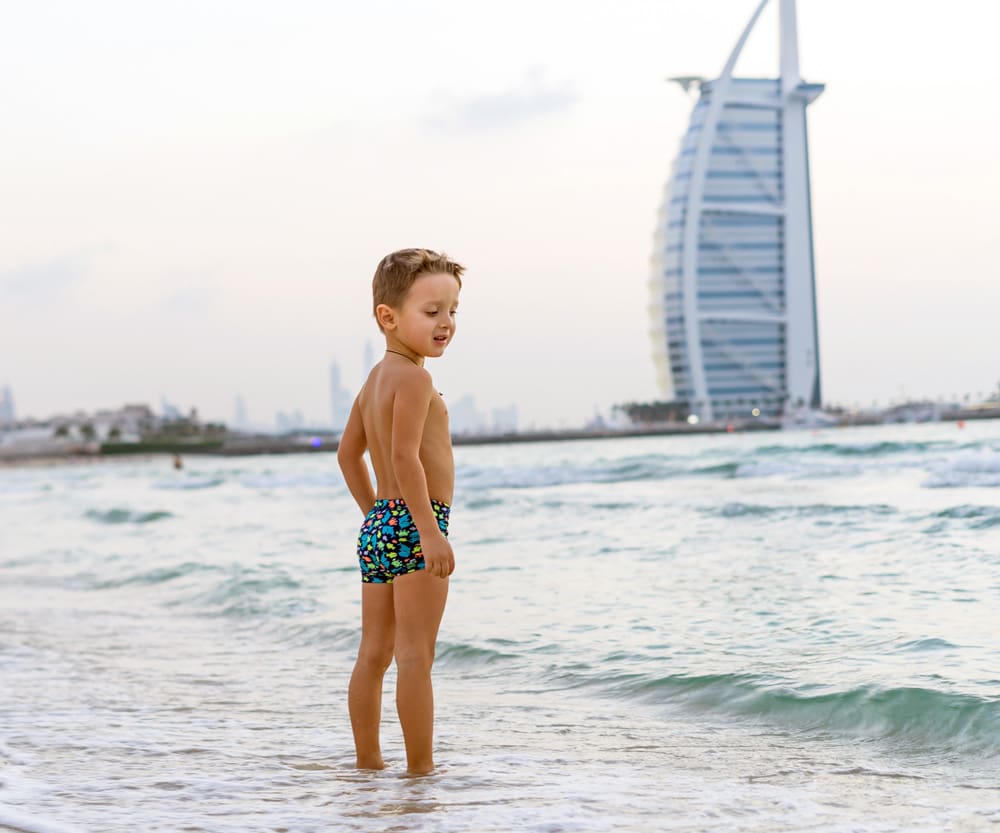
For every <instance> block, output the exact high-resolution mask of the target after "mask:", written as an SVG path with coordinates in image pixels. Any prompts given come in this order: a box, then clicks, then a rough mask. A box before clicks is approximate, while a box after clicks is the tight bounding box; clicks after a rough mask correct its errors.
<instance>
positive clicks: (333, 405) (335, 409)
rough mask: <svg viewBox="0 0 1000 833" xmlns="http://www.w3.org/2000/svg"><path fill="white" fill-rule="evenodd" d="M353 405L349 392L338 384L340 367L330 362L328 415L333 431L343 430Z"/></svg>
mask: <svg viewBox="0 0 1000 833" xmlns="http://www.w3.org/2000/svg"><path fill="white" fill-rule="evenodd" d="M353 404H354V403H353V398H352V397H351V394H350V392H349V391H347V390H344V388H343V386H342V385H341V383H340V365H338V364H337V363H336V362H330V415H331V417H332V418H333V430H334V431H343V430H344V426H345V425H347V418H348V417H349V416H350V415H351V405H353Z"/></svg>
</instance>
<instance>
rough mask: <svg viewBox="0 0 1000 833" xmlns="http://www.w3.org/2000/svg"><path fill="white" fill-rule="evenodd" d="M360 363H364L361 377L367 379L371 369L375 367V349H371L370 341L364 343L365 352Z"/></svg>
mask: <svg viewBox="0 0 1000 833" xmlns="http://www.w3.org/2000/svg"><path fill="white" fill-rule="evenodd" d="M362 362H363V363H364V366H363V367H362V368H361V375H362V376H364V377H365V378H367V377H368V374H369V373H370V372H371V369H372V368H373V367H375V348H373V347H372V343H371V342H370V341H366V342H365V352H364V356H363V358H362Z"/></svg>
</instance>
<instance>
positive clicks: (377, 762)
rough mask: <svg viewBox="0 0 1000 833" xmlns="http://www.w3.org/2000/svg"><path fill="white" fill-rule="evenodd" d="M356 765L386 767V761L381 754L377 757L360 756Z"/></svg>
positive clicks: (373, 767) (365, 767)
mask: <svg viewBox="0 0 1000 833" xmlns="http://www.w3.org/2000/svg"><path fill="white" fill-rule="evenodd" d="M354 766H355V767H356V768H357V769H385V761H383V760H382V756H381V755H380V756H379V757H377V758H358V759H357V761H356V762H355V764H354Z"/></svg>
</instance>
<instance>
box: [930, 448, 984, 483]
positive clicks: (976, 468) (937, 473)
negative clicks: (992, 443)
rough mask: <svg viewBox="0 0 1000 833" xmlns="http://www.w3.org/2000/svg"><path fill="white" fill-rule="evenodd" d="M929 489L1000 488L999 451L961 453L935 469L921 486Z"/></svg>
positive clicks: (982, 450) (981, 450)
mask: <svg viewBox="0 0 1000 833" xmlns="http://www.w3.org/2000/svg"><path fill="white" fill-rule="evenodd" d="M922 485H923V486H925V487H926V488H929V489H942V488H961V487H969V486H972V487H987V488H992V487H997V486H1000V451H993V450H990V449H980V450H978V451H971V450H969V451H963V452H961V453H959V454H956V455H955V456H954V457H952V458H951V459H950V460H948V461H946V462H945V463H943V464H941V465H939V466H938V467H936V468H935V469H934V470H933V471H932V474H931V476H930V477H929V478H928V479H927V480H925V481H924V483H923V484H922Z"/></svg>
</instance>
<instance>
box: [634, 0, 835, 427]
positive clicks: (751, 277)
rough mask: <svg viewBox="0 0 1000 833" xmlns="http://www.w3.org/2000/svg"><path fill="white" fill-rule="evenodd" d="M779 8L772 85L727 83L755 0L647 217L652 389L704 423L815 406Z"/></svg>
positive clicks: (809, 284)
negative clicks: (653, 216) (650, 226)
mask: <svg viewBox="0 0 1000 833" xmlns="http://www.w3.org/2000/svg"><path fill="white" fill-rule="evenodd" d="M774 2H776V3H778V4H779V10H778V11H779V18H780V26H781V33H780V34H781V38H780V43H781V47H780V48H781V56H780V77H778V78H734V77H733V69H734V67H735V65H736V61H737V59H738V58H739V55H740V52H741V51H742V49H743V46H744V44H745V43H746V41H747V38H748V37H749V36H750V33H751V31H752V30H753V28H754V26H755V25H756V23H757V21H758V19H759V18H760V15H761V12H763V11H764V8H765V6H766V5H767V3H768V0H761V2H760V4H759V5H758V6H757V9H756V11H755V12H754V14H753V16H752V17H751V18H750V22H749V23H748V24H747V26H746V29H744V31H743V34H742V35H741V36H740V39H739V40H738V41H737V42H736V47H735V48H734V49H733V52H732V54H731V55H730V56H729V60H728V61H727V62H726V65H725V67H724V68H723V70H722V74H721V75H720V76H719V77H718V78H716V79H714V80H710V81H709V80H704V79H701V78H693V77H685V78H676V79H672V80H674V81H677V82H678V83H680V84H682V85H683V86H684V87H685V89H687V88H689V87H690V86H691V85H692V84H697V85H698V86H699V88H700V95H699V97H698V101H697V103H696V104H695V106H694V110H693V112H692V114H691V124H690V126H689V127H688V130H687V133H686V134H685V135H684V138H683V140H682V142H681V148H680V152H679V154H678V155H677V158H676V160H675V161H674V165H673V170H672V173H671V177H670V180H669V182H668V184H667V187H666V192H665V197H664V200H663V205H662V208H661V209H660V212H659V216H658V219H657V228H656V233H655V251H654V253H653V273H652V280H651V282H650V287H651V291H652V300H651V304H650V310H651V314H652V337H653V358H654V362H655V365H656V371H657V376H658V381H659V384H660V387H661V393H662V394H663V395H664V396H665V397H666V398H667V399H668V400H679V401H684V402H686V403H688V406H689V408H690V411H691V413H692V414H696V415H697V416H698V417H699V418H701V419H702V420H712V419H729V418H733V417H738V416H746V417H750V415H751V414H752V413H754V412H755V411H756V413H755V414H754V415H757V414H759V415H760V416H762V417H772V418H781V417H783V416H786V415H787V414H788V413H790V412H791V411H794V410H795V409H798V408H818V407H819V405H820V378H819V344H818V338H817V332H816V291H815V278H814V270H813V243H812V218H811V211H810V196H809V154H808V146H807V142H806V106H807V105H808V104H810V103H811V102H812V101H814V100H815V99H816V97H817V96H818V95H819V94H820V93H821V92H823V85H822V84H807V83H804V82H803V81H802V79H801V78H800V77H799V56H798V39H797V35H796V20H795V0H774Z"/></svg>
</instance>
